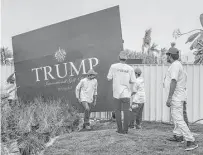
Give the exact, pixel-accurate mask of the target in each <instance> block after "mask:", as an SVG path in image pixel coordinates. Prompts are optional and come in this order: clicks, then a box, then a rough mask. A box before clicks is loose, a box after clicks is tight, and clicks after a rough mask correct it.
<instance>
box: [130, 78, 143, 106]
mask: <svg viewBox="0 0 203 155" xmlns="http://www.w3.org/2000/svg"><path fill="white" fill-rule="evenodd" d="M132 89H133V90H132V91H133V92H136V94H135V95H133V96H132V102H134V103H145V102H146V94H145V85H144V79H143V77H138V78H137V79H136V82H135V83H134V84H133V87H132Z"/></svg>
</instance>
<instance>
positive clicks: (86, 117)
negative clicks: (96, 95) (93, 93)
mask: <svg viewBox="0 0 203 155" xmlns="http://www.w3.org/2000/svg"><path fill="white" fill-rule="evenodd" d="M82 106H83V108H84V126H89V125H90V122H89V120H90V114H91V108H92V104H91V103H88V102H82Z"/></svg>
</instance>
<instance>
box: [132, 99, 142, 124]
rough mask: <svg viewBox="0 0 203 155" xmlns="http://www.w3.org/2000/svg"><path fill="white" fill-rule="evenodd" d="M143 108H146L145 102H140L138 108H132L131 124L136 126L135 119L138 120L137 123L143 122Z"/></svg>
mask: <svg viewBox="0 0 203 155" xmlns="http://www.w3.org/2000/svg"><path fill="white" fill-rule="evenodd" d="M143 108H144V103H139V104H138V107H137V108H135V109H132V111H131V112H130V125H129V126H131V127H134V125H135V121H136V125H140V124H141V122H142V112H143Z"/></svg>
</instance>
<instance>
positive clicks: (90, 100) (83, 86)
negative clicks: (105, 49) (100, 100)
mask: <svg viewBox="0 0 203 155" xmlns="http://www.w3.org/2000/svg"><path fill="white" fill-rule="evenodd" d="M96 75H97V73H96V72H95V71H94V70H93V69H91V70H89V71H88V73H87V77H86V78H84V79H81V80H80V82H79V83H78V85H77V86H76V91H75V93H76V98H77V100H78V102H79V103H80V104H81V105H82V106H83V108H84V124H83V128H85V129H87V130H90V129H91V127H90V122H89V119H90V114H91V108H92V107H93V106H95V105H96V101H97V85H98V84H97V79H96Z"/></svg>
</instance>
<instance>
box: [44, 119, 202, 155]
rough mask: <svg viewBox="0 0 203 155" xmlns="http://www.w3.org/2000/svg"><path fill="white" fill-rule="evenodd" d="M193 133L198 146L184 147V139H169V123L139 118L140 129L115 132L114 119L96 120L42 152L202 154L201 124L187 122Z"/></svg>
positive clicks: (50, 154) (74, 154) (54, 154)
mask: <svg viewBox="0 0 203 155" xmlns="http://www.w3.org/2000/svg"><path fill="white" fill-rule="evenodd" d="M190 129H191V131H192V132H194V133H196V134H197V135H195V137H196V141H197V142H198V144H199V148H198V149H196V150H193V151H190V152H186V151H184V147H185V145H186V144H185V143H184V144H182V143H176V142H169V141H167V140H166V138H167V137H170V136H171V134H172V132H171V131H172V130H173V125H170V124H163V123H157V122H143V129H142V130H136V129H130V130H129V133H128V134H125V135H123V134H118V133H116V132H115V131H116V124H115V122H112V121H111V122H105V121H103V122H97V123H95V124H94V125H93V130H92V131H82V132H74V133H71V134H66V135H63V136H60V137H59V138H58V139H57V140H56V141H55V142H54V144H53V145H52V146H50V147H48V148H47V149H46V150H45V152H44V154H45V155H203V125H200V124H194V125H191V126H190Z"/></svg>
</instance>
